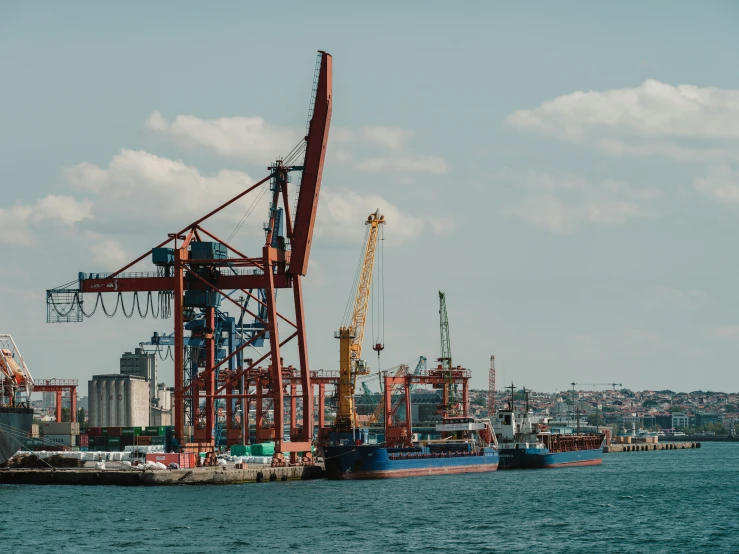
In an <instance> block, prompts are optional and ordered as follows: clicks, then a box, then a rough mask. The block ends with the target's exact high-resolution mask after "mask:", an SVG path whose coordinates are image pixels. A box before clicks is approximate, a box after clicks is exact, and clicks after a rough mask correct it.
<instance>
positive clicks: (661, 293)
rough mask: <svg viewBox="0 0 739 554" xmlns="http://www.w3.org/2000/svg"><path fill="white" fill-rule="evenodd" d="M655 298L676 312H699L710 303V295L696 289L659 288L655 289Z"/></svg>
mask: <svg viewBox="0 0 739 554" xmlns="http://www.w3.org/2000/svg"><path fill="white" fill-rule="evenodd" d="M654 294H655V296H656V297H657V298H658V299H659V300H661V301H662V302H664V303H666V304H668V305H669V306H670V307H672V308H673V309H676V310H697V309H699V308H702V307H703V306H704V305H705V304H706V302H707V301H708V295H707V294H706V293H705V292H703V291H701V290H695V289H679V288H676V287H670V286H664V285H662V286H659V287H656V288H655V289H654Z"/></svg>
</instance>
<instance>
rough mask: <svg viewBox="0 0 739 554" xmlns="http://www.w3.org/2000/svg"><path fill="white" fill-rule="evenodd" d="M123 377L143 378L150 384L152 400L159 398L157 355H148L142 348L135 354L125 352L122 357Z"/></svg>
mask: <svg viewBox="0 0 739 554" xmlns="http://www.w3.org/2000/svg"><path fill="white" fill-rule="evenodd" d="M120 371H121V375H136V376H138V377H143V378H144V379H146V381H147V382H148V383H149V390H150V394H149V397H150V398H157V359H156V356H155V354H148V353H146V352H144V350H143V349H142V348H136V349H135V350H134V352H133V353H131V352H125V353H124V354H123V355H122V356H121V362H120Z"/></svg>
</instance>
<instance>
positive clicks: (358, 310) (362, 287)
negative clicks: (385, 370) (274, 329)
mask: <svg viewBox="0 0 739 554" xmlns="http://www.w3.org/2000/svg"><path fill="white" fill-rule="evenodd" d="M384 224H385V216H383V215H382V214H380V210H376V211H375V213H372V214H370V215H369V217H367V221H365V225H367V239H366V241H365V244H364V246H363V249H364V250H363V251H364V255H363V256H362V262H361V266H360V268H359V269H360V270H359V276H358V278H357V288H356V291H355V293H354V303H353V309H352V313H351V318H350V319H349V321H348V322H346V323H347V324H346V325H344V326H342V327H340V328H339V330H338V332H336V333H335V334H334V336H335V337H336V338H337V339H339V393H338V394H339V409H338V411H337V412H336V419H335V421H334V427H335V428H336V430H337V431H339V432H347V431H351V430H352V429H353V428H354V427H355V426H356V421H355V413H354V391H355V389H356V382H357V376H358V375H368V374H369V366H368V365H367V362H366V361H365V360H363V359H362V342H363V341H364V328H365V326H366V324H367V311H368V308H369V301H370V292H371V290H372V275H373V273H374V266H375V254H376V252H377V245H378V241H379V238H380V230H381V226H382V225H384Z"/></svg>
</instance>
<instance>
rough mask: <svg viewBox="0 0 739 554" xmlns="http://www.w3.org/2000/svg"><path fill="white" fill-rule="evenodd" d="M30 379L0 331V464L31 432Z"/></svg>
mask: <svg viewBox="0 0 739 554" xmlns="http://www.w3.org/2000/svg"><path fill="white" fill-rule="evenodd" d="M32 392H33V378H32V377H31V373H30V371H28V368H27V367H26V363H25V362H24V361H23V356H21V354H20V352H19V351H18V347H17V346H16V345H15V342H14V341H13V337H11V336H10V335H4V334H0V465H2V464H4V463H5V462H7V461H8V460H9V459H10V457H11V456H12V455H13V454H15V453H16V452H17V451H18V450H20V448H21V446H22V444H23V442H22V441H23V439H25V438H26V437H28V436H29V435H30V433H31V425H32V424H33V408H31V393H32Z"/></svg>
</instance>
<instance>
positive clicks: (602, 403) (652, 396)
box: [470, 389, 739, 435]
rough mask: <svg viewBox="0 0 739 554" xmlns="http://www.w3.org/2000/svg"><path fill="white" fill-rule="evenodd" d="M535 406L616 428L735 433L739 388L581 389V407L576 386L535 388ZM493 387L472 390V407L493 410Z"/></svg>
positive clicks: (500, 396)
mask: <svg viewBox="0 0 739 554" xmlns="http://www.w3.org/2000/svg"><path fill="white" fill-rule="evenodd" d="M528 396H529V405H530V408H531V409H532V410H533V411H534V412H536V413H547V414H549V415H551V416H553V417H554V418H555V419H558V418H559V419H568V420H571V419H572V418H573V416H575V415H576V413H579V416H580V418H581V420H582V421H583V422H587V424H590V425H596V424H600V425H610V426H612V427H614V428H617V429H621V428H625V429H631V428H632V427H635V428H636V429H645V430H649V431H656V430H667V429H674V430H678V431H682V432H685V433H686V434H699V433H705V434H709V435H710V434H716V435H728V434H732V435H733V434H734V429H735V427H736V426H737V420H739V393H726V392H717V391H700V390H698V391H693V392H674V391H671V390H667V389H665V390H644V391H632V390H629V389H616V390H606V391H602V390H601V391H586V390H576V391H575V404H576V407H577V412H575V411H574V410H573V407H572V402H573V400H572V397H573V393H572V391H561V392H558V393H555V394H552V393H544V392H533V391H532V392H530V393H529V395H528ZM487 399H488V391H486V390H472V391H471V393H470V404H471V410H472V413H473V414H474V415H475V416H478V417H481V416H486V415H487ZM509 400H510V391H508V392H505V391H498V392H497V394H496V405H497V406H498V407H500V406H501V405H502V404H505V403H507V402H508V401H509ZM514 400H515V402H516V405H517V406H521V407H523V405H524V401H525V399H524V393H523V391H522V390H518V391H516V392H515V394H514Z"/></svg>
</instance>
